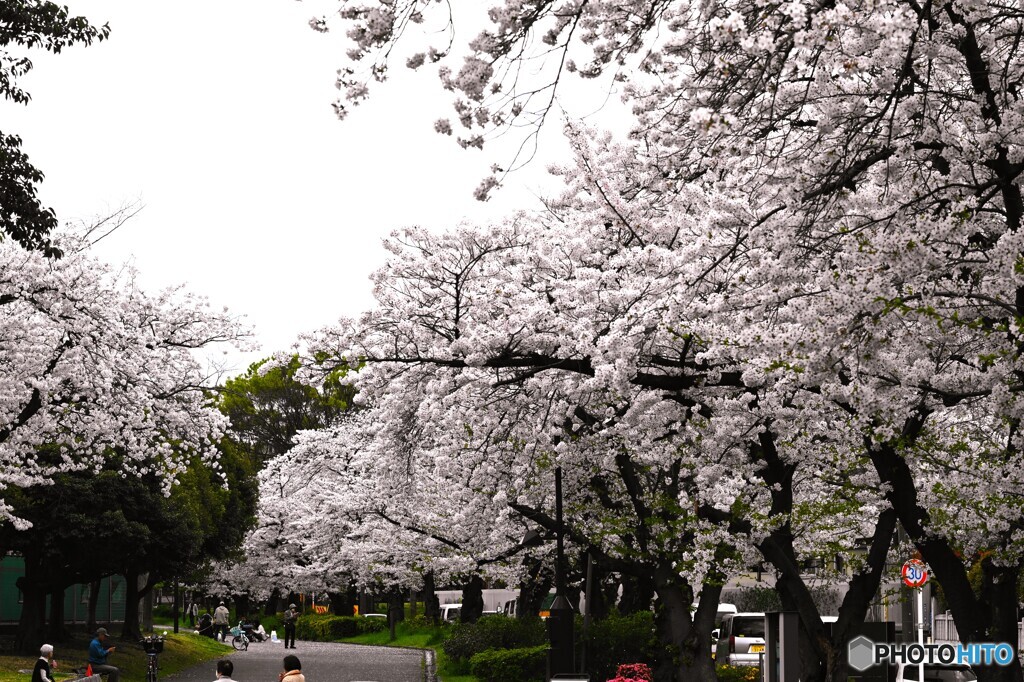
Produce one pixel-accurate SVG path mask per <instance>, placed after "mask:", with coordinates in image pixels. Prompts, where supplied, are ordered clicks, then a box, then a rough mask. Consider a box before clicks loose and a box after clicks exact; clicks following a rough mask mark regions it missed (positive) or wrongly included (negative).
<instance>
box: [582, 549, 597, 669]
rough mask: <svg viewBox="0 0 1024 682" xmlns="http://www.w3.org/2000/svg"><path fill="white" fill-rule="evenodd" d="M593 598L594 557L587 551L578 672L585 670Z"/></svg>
mask: <svg viewBox="0 0 1024 682" xmlns="http://www.w3.org/2000/svg"><path fill="white" fill-rule="evenodd" d="M593 598H594V558H593V557H591V556H590V551H589V550H588V551H587V582H586V585H585V587H584V599H585V602H584V603H585V604H586V609H587V610H586V611H584V612H583V651H582V652H581V655H580V672H581V673H586V672H587V653H588V652H589V650H590V645H589V643H588V642H589V641H590V640H589V638H588V637H589V635H590V618H591V615H590V614H591V613H592V612H593V608H594V607H593V606H592V602H591V601H590V600H591V599H593Z"/></svg>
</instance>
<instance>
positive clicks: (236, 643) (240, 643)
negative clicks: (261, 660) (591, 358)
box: [231, 621, 252, 651]
mask: <svg viewBox="0 0 1024 682" xmlns="http://www.w3.org/2000/svg"><path fill="white" fill-rule="evenodd" d="M242 623H243V621H238V625H236V626H235V627H233V628H231V634H232V635H233V637H232V638H231V646H233V647H234V648H235V650H236V651H248V649H249V642H250V641H252V640H250V639H249V635H248V633H246V631H245V627H244V626H243V625H242Z"/></svg>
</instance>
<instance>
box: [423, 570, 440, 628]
mask: <svg viewBox="0 0 1024 682" xmlns="http://www.w3.org/2000/svg"><path fill="white" fill-rule="evenodd" d="M423 615H424V616H425V617H426V619H427V620H429V621H431V622H432V623H433V624H434V625H438V624H439V623H440V622H441V605H440V604H439V603H438V599H437V592H435V590H434V572H433V571H427V574H426V575H424V576H423Z"/></svg>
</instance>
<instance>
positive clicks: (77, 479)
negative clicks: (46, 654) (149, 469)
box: [0, 452, 257, 586]
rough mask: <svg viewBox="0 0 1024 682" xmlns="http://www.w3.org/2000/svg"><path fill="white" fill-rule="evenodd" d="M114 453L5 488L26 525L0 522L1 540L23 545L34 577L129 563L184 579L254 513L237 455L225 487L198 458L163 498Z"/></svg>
mask: <svg viewBox="0 0 1024 682" xmlns="http://www.w3.org/2000/svg"><path fill="white" fill-rule="evenodd" d="M49 455H50V453H47V452H44V453H43V454H42V455H41V457H42V458H43V459H45V458H46V457H47V456H49ZM118 460H119V457H118V455H117V454H116V453H109V455H108V457H107V461H106V463H105V467H104V470H102V471H100V472H98V473H93V472H91V471H89V472H76V473H65V474H58V475H56V476H54V478H53V485H48V486H33V487H30V488H25V489H21V488H17V489H13V490H12V491H11V494H10V495H9V496H8V498H7V499H8V502H10V503H11V505H12V507H13V509H14V510H15V513H17V514H18V515H19V516H21V517H22V518H25V519H27V520H29V521H31V522H32V524H33V525H32V527H31V528H30V529H28V530H26V531H21V532H15V531H13V529H12V528H11V527H10V526H0V546H2V547H4V548H5V549H9V550H15V551H19V552H21V553H22V555H23V556H25V558H26V561H27V563H26V566H27V567H32V570H31V574H32V578H33V579H34V580H37V581H39V582H41V583H43V584H46V585H57V586H64V585H70V584H73V583H75V582H90V581H92V580H96V579H99V578H101V577H103V576H106V575H110V574H113V573H122V574H123V573H124V572H125V571H127V570H137V571H139V572H149V573H151V574H154V575H155V576H156V577H157V578H171V577H172V576H177V577H181V578H186V577H188V576H190V575H192V574H194V573H195V572H197V570H198V568H199V567H201V566H203V565H204V564H205V563H206V562H207V561H208V560H209V559H212V558H223V557H225V556H227V555H228V554H229V552H230V551H231V550H233V549H235V548H237V547H238V546H239V545H240V543H241V541H242V539H243V537H244V534H245V533H246V532H247V531H248V529H249V527H250V525H251V524H252V523H253V521H254V519H255V509H256V502H257V500H256V481H255V473H254V472H252V471H251V468H250V467H247V465H246V463H245V462H244V461H237V460H235V459H233V458H232V457H230V456H228V457H225V458H224V459H223V461H222V466H223V472H224V476H225V478H226V480H227V483H228V487H227V488H225V487H224V479H222V478H221V476H220V474H215V473H213V472H212V471H210V469H208V468H207V467H206V466H204V465H202V464H201V463H200V462H198V461H195V462H193V463H192V464H191V465H190V466H189V467H188V468H186V469H185V470H184V471H182V472H181V473H180V474H179V475H178V480H179V485H177V486H175V487H174V488H173V489H172V493H171V496H170V497H165V496H164V493H163V489H162V485H161V483H160V482H159V481H158V480H157V478H156V477H155V476H153V475H147V476H122V475H121V473H120V463H119V461H118ZM96 547H103V548H104V551H102V552H97V551H96V549H95V548H96Z"/></svg>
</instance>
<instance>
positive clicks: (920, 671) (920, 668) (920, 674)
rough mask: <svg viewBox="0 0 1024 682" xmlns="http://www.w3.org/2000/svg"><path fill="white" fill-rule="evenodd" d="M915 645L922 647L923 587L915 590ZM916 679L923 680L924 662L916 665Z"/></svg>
mask: <svg viewBox="0 0 1024 682" xmlns="http://www.w3.org/2000/svg"><path fill="white" fill-rule="evenodd" d="M917 643H918V644H921V645H922V646H923V645H924V586H923V585H922V586H921V587H919V588H917ZM917 679H919V680H923V679H924V660H922V661H921V662H920V663H918V664H917Z"/></svg>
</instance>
